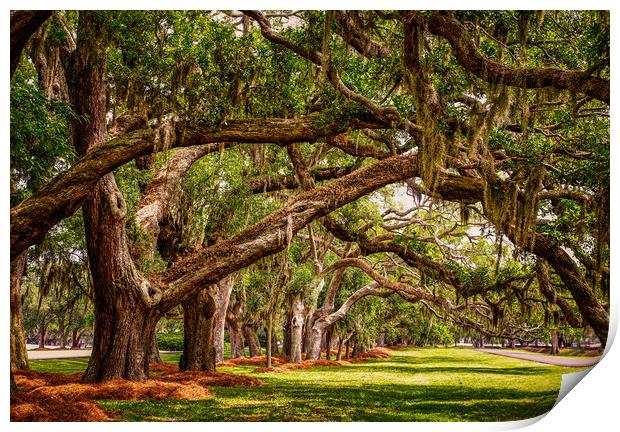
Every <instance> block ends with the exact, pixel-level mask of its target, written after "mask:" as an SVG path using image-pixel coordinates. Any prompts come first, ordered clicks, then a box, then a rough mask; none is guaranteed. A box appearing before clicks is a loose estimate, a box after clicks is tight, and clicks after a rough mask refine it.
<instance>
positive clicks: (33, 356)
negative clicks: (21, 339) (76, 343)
mask: <svg viewBox="0 0 620 432" xmlns="http://www.w3.org/2000/svg"><path fill="white" fill-rule="evenodd" d="M91 351H92V350H91V349H48V350H41V351H37V350H28V360H48V359H63V358H79V357H90V353H91Z"/></svg>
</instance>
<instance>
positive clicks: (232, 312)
mask: <svg viewBox="0 0 620 432" xmlns="http://www.w3.org/2000/svg"><path fill="white" fill-rule="evenodd" d="M243 308H244V305H243V302H242V301H240V300H237V301H236V302H235V304H234V305H232V306H231V307H229V308H228V312H227V313H226V325H227V327H228V338H229V340H230V357H231V358H237V357H243V351H244V349H243V348H244V346H245V344H244V342H243V330H242V328H241V318H242V316H243Z"/></svg>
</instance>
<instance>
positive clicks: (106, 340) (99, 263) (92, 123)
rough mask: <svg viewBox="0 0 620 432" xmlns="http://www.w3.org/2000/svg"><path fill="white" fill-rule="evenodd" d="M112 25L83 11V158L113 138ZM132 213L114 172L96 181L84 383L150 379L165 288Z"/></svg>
mask: <svg viewBox="0 0 620 432" xmlns="http://www.w3.org/2000/svg"><path fill="white" fill-rule="evenodd" d="M105 29H106V23H105V22H104V21H103V17H102V15H101V13H98V12H80V22H79V29H78V45H77V48H76V51H75V52H74V53H73V55H72V57H71V59H70V62H69V63H70V64H69V71H70V73H69V74H68V77H70V82H69V83H68V85H69V93H70V99H71V103H72V104H73V107H74V109H75V111H76V113H77V114H78V115H80V118H81V119H82V120H81V121H80V122H76V123H74V124H73V125H72V128H71V132H72V136H73V143H74V145H75V147H76V150H77V152H78V154H81V155H84V154H86V153H87V152H89V151H90V150H91V149H96V148H97V147H99V146H101V145H103V144H104V143H105V141H106V121H105V116H106V93H105V70H106V48H107V46H106V44H107V38H106V35H105ZM126 212H127V206H126V204H125V200H124V198H123V196H122V194H121V193H120V191H119V189H118V187H117V186H116V182H115V180H114V176H113V175H112V174H106V175H105V176H103V177H102V178H101V179H100V180H99V181H98V182H97V184H96V186H95V188H94V190H93V191H92V193H91V194H90V195H89V197H88V199H87V200H86V201H85V204H84V207H83V215H84V227H85V232H86V245H87V250H88V259H89V265H90V270H91V273H92V279H93V288H94V294H95V295H94V297H95V298H94V305H95V317H96V320H95V332H94V340H93V351H92V354H91V357H90V360H89V363H88V367H87V369H86V372H85V373H84V377H83V379H84V380H85V381H92V382H100V381H106V380H111V379H117V378H125V379H131V380H144V379H146V378H147V376H148V361H149V354H150V349H151V341H152V338H153V334H154V332H155V326H156V324H157V321H158V320H159V318H160V317H161V313H160V312H159V311H157V310H155V309H153V308H152V307H151V306H152V305H153V304H156V303H157V300H158V298H159V297H160V296H161V293H160V291H159V290H158V289H156V288H154V287H152V286H151V284H150V283H149V282H148V281H147V280H146V279H144V278H143V277H142V276H141V275H140V274H139V272H138V271H137V270H136V268H135V267H134V264H133V261H132V259H131V256H130V254H129V250H128V246H127V239H126V233H125V222H126V219H125V217H126Z"/></svg>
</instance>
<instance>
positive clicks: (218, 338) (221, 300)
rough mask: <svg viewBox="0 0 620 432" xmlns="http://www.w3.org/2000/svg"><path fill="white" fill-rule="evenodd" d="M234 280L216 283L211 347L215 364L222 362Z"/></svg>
mask: <svg viewBox="0 0 620 432" xmlns="http://www.w3.org/2000/svg"><path fill="white" fill-rule="evenodd" d="M233 285H234V278H233V277H232V276H228V277H226V278H225V279H223V280H221V281H219V282H218V283H217V294H216V302H215V315H214V316H213V346H214V351H215V363H216V364H217V363H221V362H223V361H224V328H225V326H226V311H227V310H228V303H229V301H230V294H231V293H232V289H233Z"/></svg>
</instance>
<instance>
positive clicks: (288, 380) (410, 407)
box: [31, 348, 578, 421]
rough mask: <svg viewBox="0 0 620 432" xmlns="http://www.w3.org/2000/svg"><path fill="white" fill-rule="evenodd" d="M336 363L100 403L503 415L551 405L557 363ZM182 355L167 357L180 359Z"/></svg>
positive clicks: (120, 408) (222, 411)
mask: <svg viewBox="0 0 620 432" xmlns="http://www.w3.org/2000/svg"><path fill="white" fill-rule="evenodd" d="M393 354H394V355H393V357H391V358H388V359H380V360H373V361H371V362H367V363H354V364H351V365H347V366H342V367H317V368H313V369H300V370H292V371H288V372H286V373H271V374H270V373H256V374H255V373H252V370H253V369H254V368H255V367H254V366H247V367H237V368H220V369H219V370H221V371H223V372H232V373H242V374H247V375H252V376H256V377H258V378H259V379H261V380H262V381H263V382H264V383H265V385H264V386H262V387H213V388H212V390H213V392H214V393H215V397H213V398H209V399H204V400H199V401H178V400H164V401H101V402H100V403H101V404H102V405H103V406H104V407H105V408H107V409H109V410H111V411H114V412H116V413H118V414H120V417H121V419H122V420H126V421H165V420H173V421H508V420H519V419H525V418H530V417H535V416H538V415H540V414H543V413H545V412H546V411H548V410H549V409H551V407H552V406H553V404H554V402H555V399H556V397H557V394H558V391H559V388H560V383H561V380H562V374H563V373H572V372H576V371H577V370H578V369H576V368H561V367H557V366H550V365H543V364H539V363H535V362H528V361H524V360H518V359H513V358H508V357H501V356H496V355H490V354H485V353H481V352H476V351H473V350H469V349H456V348H420V349H417V348H408V349H405V350H399V351H393ZM178 357H179V355H178V354H167V355H165V360H166V361H171V362H176V361H178ZM31 364H32V368H33V369H35V370H45V371H56V372H63V373H71V372H76V371H80V370H83V369H84V367H85V366H86V359H74V360H39V361H33V362H31Z"/></svg>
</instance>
